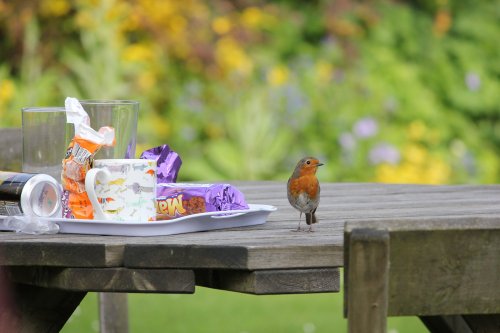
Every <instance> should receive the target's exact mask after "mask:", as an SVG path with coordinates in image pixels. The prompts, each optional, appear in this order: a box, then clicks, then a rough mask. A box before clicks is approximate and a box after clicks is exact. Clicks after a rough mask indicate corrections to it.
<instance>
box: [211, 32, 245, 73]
mask: <svg viewBox="0 0 500 333" xmlns="http://www.w3.org/2000/svg"><path fill="white" fill-rule="evenodd" d="M215 59H216V61H217V63H218V64H219V66H220V67H221V69H222V70H224V71H228V72H231V71H237V72H240V73H241V74H245V75H248V74H250V72H251V71H252V70H253V62H252V60H251V59H250V58H249V57H248V55H247V54H246V53H245V51H244V49H243V48H241V47H240V45H238V43H237V42H236V41H235V40H234V39H232V38H229V37H225V38H221V39H220V40H219V41H218V42H217V44H216V45H215Z"/></svg>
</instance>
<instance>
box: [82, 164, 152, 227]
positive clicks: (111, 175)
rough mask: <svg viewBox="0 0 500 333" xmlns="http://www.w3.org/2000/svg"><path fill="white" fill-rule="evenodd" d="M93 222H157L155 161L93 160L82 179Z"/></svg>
mask: <svg viewBox="0 0 500 333" xmlns="http://www.w3.org/2000/svg"><path fill="white" fill-rule="evenodd" d="M85 190H86V191H87V194H88V196H89V199H90V202H91V203H92V207H93V208H94V219H98V220H115V221H129V222H147V221H154V220H155V219H156V207H155V203H156V161H155V160H145V159H105V160H95V161H94V166H93V168H92V169H90V170H89V171H88V172H87V176H86V177H85Z"/></svg>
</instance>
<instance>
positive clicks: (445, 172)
mask: <svg viewBox="0 0 500 333" xmlns="http://www.w3.org/2000/svg"><path fill="white" fill-rule="evenodd" d="M426 176H427V177H426V183H428V184H446V183H447V182H448V181H449V179H450V176H451V168H450V166H449V165H447V164H446V163H445V162H444V161H443V160H441V159H440V158H432V159H431V160H430V161H429V165H428V167H427V170H426Z"/></svg>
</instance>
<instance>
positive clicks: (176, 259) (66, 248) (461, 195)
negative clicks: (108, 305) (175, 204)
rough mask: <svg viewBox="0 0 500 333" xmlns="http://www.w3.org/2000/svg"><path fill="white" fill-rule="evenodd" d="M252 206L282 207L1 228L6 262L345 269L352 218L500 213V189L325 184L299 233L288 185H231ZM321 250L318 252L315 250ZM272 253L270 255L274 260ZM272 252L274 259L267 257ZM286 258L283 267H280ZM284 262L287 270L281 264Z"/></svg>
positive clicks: (0, 241)
mask: <svg viewBox="0 0 500 333" xmlns="http://www.w3.org/2000/svg"><path fill="white" fill-rule="evenodd" d="M231 183H232V184H235V185H236V186H237V187H238V188H239V189H240V190H242V191H243V193H244V194H245V196H246V198H247V201H248V202H252V203H262V204H272V205H275V206H277V207H278V211H276V212H273V213H271V215H270V216H269V219H268V222H267V223H265V224H263V225H258V226H253V227H243V228H234V229H224V230H217V231H210V232H199V233H191V234H181V235H172V236H155V237H119V236H92V235H63V234H58V235H23V234H14V233H7V232H0V258H2V259H0V262H3V264H6V265H41V266H44V265H51V266H64V267H120V266H122V265H126V266H129V267H136V268H141V267H142V268H146V267H154V268H175V267H182V268H187V269H189V268H192V267H200V268H218V269H244V270H255V269H272V268H273V267H274V268H296V269H298V268H306V267H309V268H310V267H340V266H342V265H343V260H342V258H343V253H342V251H343V249H342V246H343V239H342V234H343V227H344V223H345V222H346V221H350V220H360V219H364V220H371V221H377V220H383V219H408V218H410V219H413V218H418V219H428V218H433V217H444V216H448V217H457V218H460V217H472V216H485V217H487V216H496V215H500V205H498V204H497V203H496V198H498V197H500V186H497V185H488V186H473V185H460V186H429V185H406V184H403V185H397V184H396V185H394V184H352V183H333V184H329V183H327V184H322V200H321V203H320V206H319V209H318V212H317V215H318V217H319V219H320V222H319V224H318V225H316V226H315V230H316V231H315V232H313V233H296V232H292V230H295V229H296V226H297V224H298V221H299V214H298V212H297V211H296V210H294V209H293V208H292V207H291V206H290V205H289V203H288V200H287V198H286V192H285V185H284V183H283V182H268V181H266V182H257V183H255V182H251V183H250V182H231ZM312 253H314V255H311V254H312ZM267 256H269V257H267ZM266 257H267V258H268V259H270V260H266ZM279 263H282V264H279ZM275 265H278V266H280V267H275Z"/></svg>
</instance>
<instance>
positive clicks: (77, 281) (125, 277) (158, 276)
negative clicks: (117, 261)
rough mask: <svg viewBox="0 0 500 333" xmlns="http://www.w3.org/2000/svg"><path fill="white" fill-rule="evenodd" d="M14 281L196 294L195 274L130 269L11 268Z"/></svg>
mask: <svg viewBox="0 0 500 333" xmlns="http://www.w3.org/2000/svg"><path fill="white" fill-rule="evenodd" d="M7 269H9V271H10V277H11V280H12V281H14V282H16V283H24V284H29V285H33V286H39V287H44V288H57V289H64V290H71V291H96V292H141V293H176V294H185V293H190V294H192V293H194V288H195V278H194V273H193V271H191V270H181V269H171V270H166V269H147V270H143V269H126V268H98V269H92V268H57V267H31V266H29V267H27V266H13V267H8V268H7Z"/></svg>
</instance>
